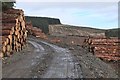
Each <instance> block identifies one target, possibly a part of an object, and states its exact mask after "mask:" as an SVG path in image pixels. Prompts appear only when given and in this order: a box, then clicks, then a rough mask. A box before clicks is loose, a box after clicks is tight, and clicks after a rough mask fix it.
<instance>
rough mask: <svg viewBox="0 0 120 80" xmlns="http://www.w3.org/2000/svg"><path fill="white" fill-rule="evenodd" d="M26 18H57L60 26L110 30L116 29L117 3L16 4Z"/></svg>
mask: <svg viewBox="0 0 120 80" xmlns="http://www.w3.org/2000/svg"><path fill="white" fill-rule="evenodd" d="M16 8H21V9H23V10H24V11H25V15H27V16H40V17H41V16H42V17H52V18H59V19H60V20H61V23H62V24H69V25H76V26H81V25H83V26H88V27H89V26H91V27H93V28H101V29H111V28H117V27H118V3H117V2H17V3H16Z"/></svg>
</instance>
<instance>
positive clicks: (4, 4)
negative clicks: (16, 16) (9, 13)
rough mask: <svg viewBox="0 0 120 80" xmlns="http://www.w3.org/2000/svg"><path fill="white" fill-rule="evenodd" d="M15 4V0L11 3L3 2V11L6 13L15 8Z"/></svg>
mask: <svg viewBox="0 0 120 80" xmlns="http://www.w3.org/2000/svg"><path fill="white" fill-rule="evenodd" d="M15 3H16V1H15V0H12V1H11V2H2V10H3V11H4V10H7V9H9V8H13V7H14V4H15Z"/></svg>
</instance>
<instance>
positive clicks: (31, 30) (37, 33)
mask: <svg viewBox="0 0 120 80" xmlns="http://www.w3.org/2000/svg"><path fill="white" fill-rule="evenodd" d="M26 28H27V30H28V33H29V34H30V35H33V36H35V37H37V38H42V39H47V36H46V35H45V34H44V33H43V32H42V30H41V29H40V28H37V27H33V26H32V23H31V22H27V23H26Z"/></svg>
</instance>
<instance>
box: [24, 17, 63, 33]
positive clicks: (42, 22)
mask: <svg viewBox="0 0 120 80" xmlns="http://www.w3.org/2000/svg"><path fill="white" fill-rule="evenodd" d="M25 18H26V21H27V22H29V21H31V22H32V24H33V26H34V27H38V28H41V29H42V31H43V32H44V33H48V32H49V29H48V26H49V25H50V24H61V22H60V20H59V19H56V18H48V17H33V16H25Z"/></svg>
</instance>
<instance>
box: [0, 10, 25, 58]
mask: <svg viewBox="0 0 120 80" xmlns="http://www.w3.org/2000/svg"><path fill="white" fill-rule="evenodd" d="M1 20H2V29H1V30H0V38H1V39H2V40H1V44H2V45H1V46H0V48H1V50H0V57H6V56H10V55H11V54H12V53H13V52H14V51H17V52H18V51H21V50H22V49H23V47H24V45H25V44H26V38H27V30H26V26H25V17H24V12H23V11H22V10H20V9H8V10H6V11H4V12H2V18H1Z"/></svg>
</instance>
